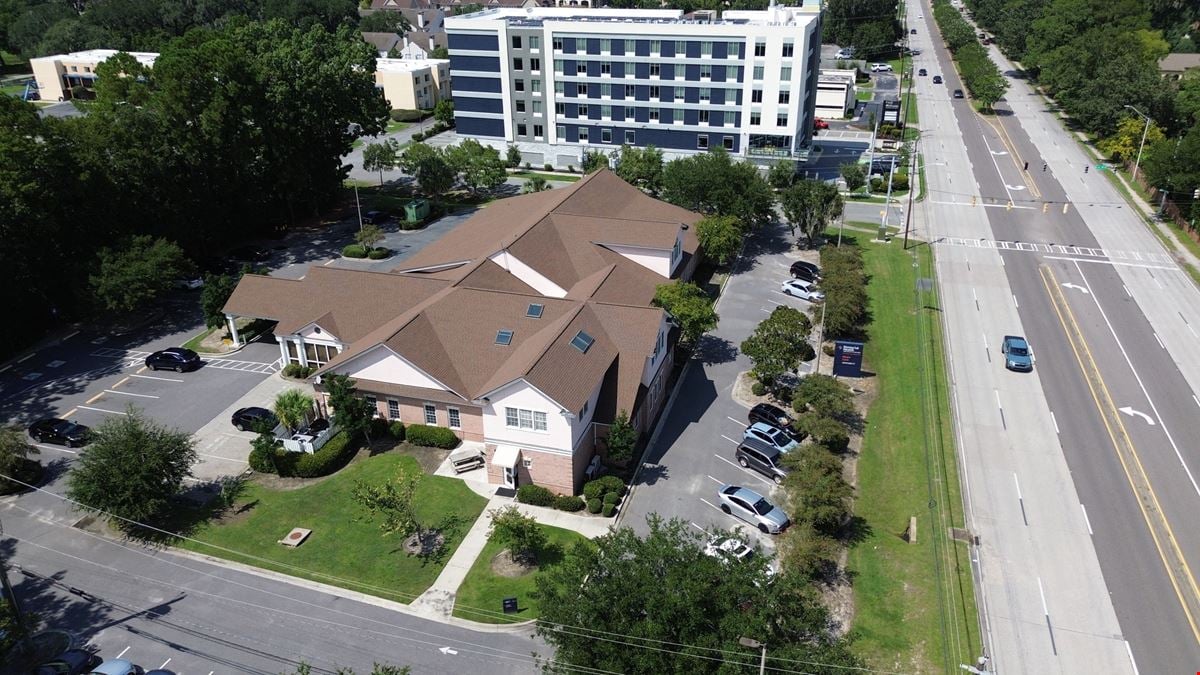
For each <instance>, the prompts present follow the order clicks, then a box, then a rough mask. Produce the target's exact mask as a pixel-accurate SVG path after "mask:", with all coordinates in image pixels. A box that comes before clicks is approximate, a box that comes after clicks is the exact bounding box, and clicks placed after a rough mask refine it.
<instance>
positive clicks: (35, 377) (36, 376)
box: [21, 373, 42, 382]
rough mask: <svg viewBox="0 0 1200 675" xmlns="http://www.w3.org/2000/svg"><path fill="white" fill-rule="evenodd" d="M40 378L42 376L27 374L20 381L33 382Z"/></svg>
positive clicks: (39, 374)
mask: <svg viewBox="0 0 1200 675" xmlns="http://www.w3.org/2000/svg"><path fill="white" fill-rule="evenodd" d="M41 376H42V374H41V373H29V374H27V375H25V377H22V378H21V379H22V380H25V381H26V382H33V381H34V380H36V379H38V378H40V377H41Z"/></svg>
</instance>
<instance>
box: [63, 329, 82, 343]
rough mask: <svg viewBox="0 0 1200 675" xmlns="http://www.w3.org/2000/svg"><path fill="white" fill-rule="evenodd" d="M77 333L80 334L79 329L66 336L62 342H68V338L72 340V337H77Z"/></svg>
mask: <svg viewBox="0 0 1200 675" xmlns="http://www.w3.org/2000/svg"><path fill="white" fill-rule="evenodd" d="M76 335H79V331H75V332H74V333H71V334H70V335H68V336H66V337H64V338H63V339H62V340H61V342H66V341H67V340H70V339H71V338H73V337H75V336H76Z"/></svg>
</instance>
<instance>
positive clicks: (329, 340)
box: [297, 323, 341, 346]
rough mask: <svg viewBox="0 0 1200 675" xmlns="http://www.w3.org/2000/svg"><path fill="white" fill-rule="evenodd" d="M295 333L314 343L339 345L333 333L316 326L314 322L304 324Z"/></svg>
mask: <svg viewBox="0 0 1200 675" xmlns="http://www.w3.org/2000/svg"><path fill="white" fill-rule="evenodd" d="M297 335H299V336H300V337H302V338H304V341H305V342H312V343H314V344H316V343H321V344H327V345H338V346H341V342H339V341H338V339H337V336H336V335H334V334H333V333H330V332H329V331H327V330H325V329H324V328H321V327H320V326H318V325H317V324H315V323H314V324H309V325H307V326H305V327H304V328H301V329H300V331H299V332H298V333H297Z"/></svg>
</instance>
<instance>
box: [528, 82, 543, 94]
mask: <svg viewBox="0 0 1200 675" xmlns="http://www.w3.org/2000/svg"><path fill="white" fill-rule="evenodd" d="M529 90H530V91H532V92H533V93H535V94H540V93H542V81H541V80H530V81H529Z"/></svg>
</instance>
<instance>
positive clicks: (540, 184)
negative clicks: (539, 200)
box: [521, 176, 550, 194]
mask: <svg viewBox="0 0 1200 675" xmlns="http://www.w3.org/2000/svg"><path fill="white" fill-rule="evenodd" d="M549 189H550V184H549V183H547V182H546V179H545V178H542V177H541V176H534V177H533V178H529V179H527V180H526V181H525V186H524V187H522V188H521V192H524V193H526V194H529V193H530V192H542V191H543V190H549Z"/></svg>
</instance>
